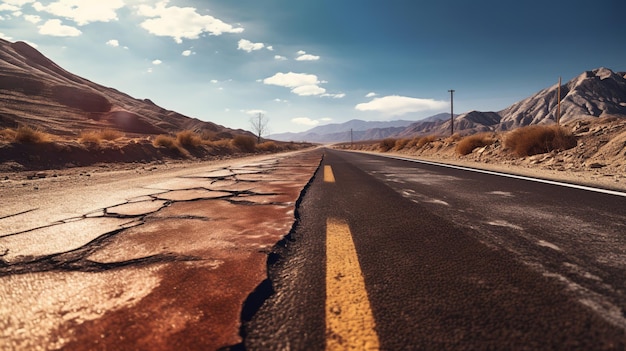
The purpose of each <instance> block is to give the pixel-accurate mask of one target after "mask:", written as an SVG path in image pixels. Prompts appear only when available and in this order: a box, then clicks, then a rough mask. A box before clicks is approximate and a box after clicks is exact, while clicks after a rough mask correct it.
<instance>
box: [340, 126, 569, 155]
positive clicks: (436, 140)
mask: <svg viewBox="0 0 626 351" xmlns="http://www.w3.org/2000/svg"><path fill="white" fill-rule="evenodd" d="M576 143H577V140H576V136H574V134H573V133H572V132H571V131H569V130H568V129H567V128H564V127H560V126H556V125H551V126H537V125H535V126H529V127H522V128H518V129H515V130H513V131H510V132H504V133H495V132H485V133H477V134H471V135H466V136H461V135H459V134H454V135H452V136H437V135H425V136H417V137H414V138H400V139H394V138H385V139H383V140H379V141H367V142H365V141H364V142H356V143H351V144H350V143H344V144H339V145H338V146H337V147H339V148H348V149H349V148H351V149H355V150H364V151H377V152H398V153H406V154H415V155H429V156H437V155H439V156H441V155H442V154H447V155H448V157H449V156H452V155H456V156H457V157H465V156H468V155H470V154H472V153H474V152H476V150H480V152H479V153H480V154H482V153H483V152H484V151H485V150H487V149H489V150H490V152H494V150H496V149H497V150H498V151H497V152H498V153H500V154H503V155H510V156H513V157H526V156H532V155H536V154H541V153H548V152H552V151H562V150H567V149H570V148H573V147H575V146H576Z"/></svg>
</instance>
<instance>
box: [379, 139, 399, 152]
mask: <svg viewBox="0 0 626 351" xmlns="http://www.w3.org/2000/svg"><path fill="white" fill-rule="evenodd" d="M395 146H396V139H392V138H387V139H383V140H382V141H381V142H380V143H379V144H378V148H379V149H380V151H382V152H387V151H389V150H391V149H392V148H393V147H395Z"/></svg>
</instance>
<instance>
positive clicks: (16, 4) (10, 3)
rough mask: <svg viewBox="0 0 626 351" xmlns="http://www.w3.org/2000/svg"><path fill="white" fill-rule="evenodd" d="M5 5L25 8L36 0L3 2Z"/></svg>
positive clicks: (9, 0) (8, 0) (6, 0)
mask: <svg viewBox="0 0 626 351" xmlns="http://www.w3.org/2000/svg"><path fill="white" fill-rule="evenodd" d="M2 2H3V3H5V4H9V5H15V6H20V7H21V6H24V5H26V4H30V3H31V2H35V0H2Z"/></svg>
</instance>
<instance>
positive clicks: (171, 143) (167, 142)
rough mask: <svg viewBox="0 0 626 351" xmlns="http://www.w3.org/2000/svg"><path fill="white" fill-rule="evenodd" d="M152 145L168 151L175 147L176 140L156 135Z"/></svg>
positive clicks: (167, 136)
mask: <svg viewBox="0 0 626 351" xmlns="http://www.w3.org/2000/svg"><path fill="white" fill-rule="evenodd" d="M153 144H154V146H161V147H166V148H168V149H172V148H175V147H176V146H177V145H176V139H174V138H173V137H171V136H169V135H157V137H156V138H155V139H154V142H153Z"/></svg>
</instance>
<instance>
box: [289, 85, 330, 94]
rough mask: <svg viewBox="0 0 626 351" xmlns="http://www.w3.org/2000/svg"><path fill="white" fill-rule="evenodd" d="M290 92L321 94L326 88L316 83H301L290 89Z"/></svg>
mask: <svg viewBox="0 0 626 351" xmlns="http://www.w3.org/2000/svg"><path fill="white" fill-rule="evenodd" d="M291 92H292V93H294V94H297V95H300V96H315V95H323V94H324V93H325V92H326V89H324V88H322V87H320V86H318V85H303V86H300V87H296V88H293V89H291Z"/></svg>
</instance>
